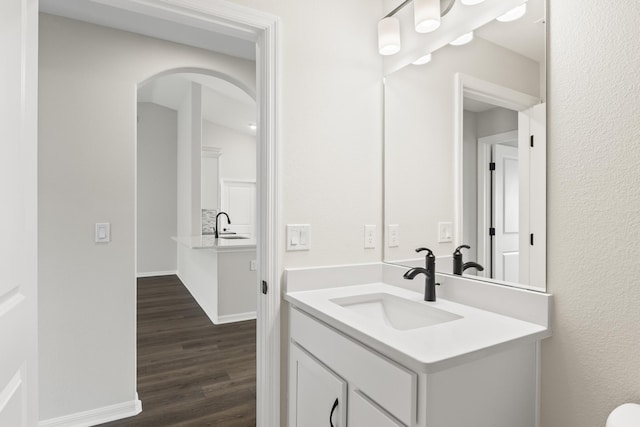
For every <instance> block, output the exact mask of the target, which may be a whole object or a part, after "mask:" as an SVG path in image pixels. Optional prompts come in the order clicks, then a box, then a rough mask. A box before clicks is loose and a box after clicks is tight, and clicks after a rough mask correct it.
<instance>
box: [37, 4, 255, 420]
mask: <svg viewBox="0 0 640 427" xmlns="http://www.w3.org/2000/svg"><path fill="white" fill-rule="evenodd" d="M178 67H196V68H206V69H211V70H215V71H218V72H220V73H224V74H227V75H233V76H235V78H237V79H238V80H240V81H242V82H243V83H244V84H245V85H246V86H247V87H255V67H254V64H253V62H251V61H245V60H240V59H235V58H231V57H227V56H224V55H217V54H213V53H210V52H205V51H202V50H198V49H192V48H187V47H185V46H181V45H176V44H173V43H169V42H164V41H159V40H154V39H150V38H146V37H142V36H138V35H134V34H131V33H126V32H122V31H115V30H111V29H107V28H102V27H98V26H94V25H90V24H85V23H80V22H76V21H73V20H69V19H64V18H59V17H53V16H49V15H41V21H40V82H39V83H40V87H39V90H40V94H39V117H40V121H39V193H40V194H39V219H40V220H39V276H40V283H39V295H40V301H39V305H40V307H39V328H40V338H39V346H40V414H41V419H49V418H54V417H58V416H63V415H67V414H73V413H77V412H80V411H85V410H92V409H96V408H100V407H103V406H107V405H113V404H118V403H122V402H129V401H132V400H133V399H135V391H136V387H135V375H136V373H135V366H136V365H135V345H136V343H135V274H136V271H135V260H134V256H135V254H134V242H135V234H134V225H135V212H134V202H135V196H134V182H135V180H134V178H135V176H134V166H135V139H136V119H135V111H136V86H137V84H138V83H140V82H142V81H144V80H145V79H148V78H149V77H151V76H154V75H156V74H158V73H160V72H163V71H165V70H168V69H174V68H178ZM103 221H105V222H111V226H112V228H111V230H112V242H111V243H109V244H95V243H93V226H94V223H95V222H103Z"/></svg>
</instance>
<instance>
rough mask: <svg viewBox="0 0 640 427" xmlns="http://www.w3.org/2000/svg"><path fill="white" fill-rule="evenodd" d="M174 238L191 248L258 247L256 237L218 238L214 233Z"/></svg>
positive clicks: (229, 248) (228, 248)
mask: <svg viewBox="0 0 640 427" xmlns="http://www.w3.org/2000/svg"><path fill="white" fill-rule="evenodd" d="M171 240H174V241H176V242H178V243H180V244H182V245H184V246H186V247H188V248H190V249H214V250H219V251H229V250H239V249H254V250H255V248H256V239H254V238H249V239H220V238H218V239H216V238H215V237H214V236H212V235H207V236H187V237H172V238H171Z"/></svg>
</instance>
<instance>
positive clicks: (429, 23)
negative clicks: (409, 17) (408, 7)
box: [413, 0, 440, 33]
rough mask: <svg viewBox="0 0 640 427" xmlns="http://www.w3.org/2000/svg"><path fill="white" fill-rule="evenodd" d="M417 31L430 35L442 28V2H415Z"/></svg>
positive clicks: (426, 0) (425, 0) (424, 0)
mask: <svg viewBox="0 0 640 427" xmlns="http://www.w3.org/2000/svg"><path fill="white" fill-rule="evenodd" d="M413 13H414V21H415V27H416V31H417V32H419V33H430V32H432V31H435V30H437V29H438V28H439V27H440V0H413Z"/></svg>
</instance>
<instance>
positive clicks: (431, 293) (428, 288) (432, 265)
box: [402, 248, 439, 301]
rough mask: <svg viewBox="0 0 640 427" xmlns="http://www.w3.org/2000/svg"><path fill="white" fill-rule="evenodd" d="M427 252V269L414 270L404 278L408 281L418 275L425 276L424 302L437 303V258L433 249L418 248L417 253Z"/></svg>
mask: <svg viewBox="0 0 640 427" xmlns="http://www.w3.org/2000/svg"><path fill="white" fill-rule="evenodd" d="M422 251H427V256H426V257H425V267H426V268H421V267H417V268H412V269H411V270H409V271H407V272H406V273H404V275H403V276H402V277H404V278H405V279H407V280H413V279H414V278H415V277H416V276H417V275H418V274H424V275H425V279H424V300H425V301H435V300H436V285H439V283H436V257H435V255H434V254H433V252H432V251H431V249H427V248H418V249H416V252H422Z"/></svg>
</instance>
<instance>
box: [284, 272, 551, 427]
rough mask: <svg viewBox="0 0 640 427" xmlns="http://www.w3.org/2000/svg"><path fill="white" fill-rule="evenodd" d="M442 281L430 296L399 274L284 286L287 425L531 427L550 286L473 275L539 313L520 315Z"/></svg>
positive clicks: (460, 282)
mask: <svg viewBox="0 0 640 427" xmlns="http://www.w3.org/2000/svg"><path fill="white" fill-rule="evenodd" d="M370 268H371V269H374V268H375V267H373V266H371V267H370ZM380 269H381V271H387V272H391V273H388V274H387V275H388V276H389V277H391V276H392V275H393V274H394V273H395V272H396V271H397V272H401V271H402V268H400V267H396V266H390V265H385V266H381V267H380ZM327 270H331V268H329V269H327ZM296 273H297V272H296ZM315 273H317V270H316V271H315ZM380 277H381V278H383V277H384V274H383V273H381V275H380ZM399 277H401V275H400V276H399ZM442 279H443V280H442V282H443V284H442V285H441V286H440V288H439V289H438V291H440V290H441V289H444V287H445V286H446V287H448V288H449V289H448V292H441V293H442V294H443V295H439V297H438V300H437V301H435V302H425V301H423V295H422V294H421V293H420V292H416V290H417V289H416V287H415V284H412V285H413V286H414V287H413V288H411V287H407V286H399V285H403V283H402V282H398V283H397V284H390V283H383V282H382V281H380V282H376V283H366V284H357V285H356V284H353V285H351V284H349V285H348V286H344V285H342V284H341V285H340V286H337V287H328V288H320V289H318V286H312V288H315V289H312V290H296V291H293V292H288V293H287V294H286V295H285V299H286V300H287V301H288V302H289V304H290V312H289V333H290V341H289V415H288V416H289V426H290V427H294V426H299V427H302V426H304V427H312V426H316V425H318V426H325V425H333V426H349V427H359V426H362V427H365V426H366V427H370V426H376V427H377V426H381V427H382V426H396V427H399V426H406V427H413V426H415V427H418V426H421V427H469V426H474V427H501V426H503V427H514V426H517V427H534V426H535V425H536V408H537V381H538V380H537V378H538V355H537V352H538V349H537V348H538V343H539V341H540V340H541V339H543V338H545V337H548V336H549V335H550V330H549V325H548V322H547V321H546V320H545V319H548V311H547V310H548V308H549V304H550V296H549V295H547V294H542V293H533V292H530V295H527V294H526V293H527V291H523V290H520V289H500V290H496V289H491V288H490V287H491V286H495V285H490V284H487V283H484V284H480V285H479V286H481V287H482V286H485V287H489V288H488V289H489V290H488V292H489V294H491V293H492V292H493V291H496V292H501V293H502V299H503V302H504V303H505V304H507V305H511V307H510V308H506V307H505V309H507V310H513V309H514V308H515V309H516V310H518V309H517V308H516V307H514V304H515V305H518V304H521V307H520V310H521V311H522V312H523V313H524V312H528V313H530V314H532V313H533V312H536V311H537V313H536V314H535V315H534V316H533V317H530V318H526V316H525V318H526V320H523V319H522V318H516V317H512V316H508V315H505V314H504V312H502V313H501V311H502V310H500V309H498V310H496V311H492V310H490V309H488V306H487V305H485V304H484V303H483V302H482V301H477V302H478V304H476V305H478V306H484V308H479V307H477V306H476V307H474V306H471V305H468V304H462V303H460V302H456V301H455V300H456V299H465V298H467V297H468V298H473V297H472V296H471V293H469V292H468V289H473V287H471V288H469V287H468V286H469V282H475V281H473V280H468V279H463V278H460V279H457V278H453V277H451V278H442ZM363 280H364V279H363ZM293 281H294V282H295V281H297V279H294V280H293ZM330 282H331V280H327V283H330ZM355 282H358V280H356V281H355ZM360 282H362V281H360ZM387 282H393V281H392V280H388V281H387ZM405 282H406V281H405ZM290 283H291V278H290V279H289V280H288V286H289V284H290ZM472 285H473V284H472ZM293 288H294V289H295V288H297V287H296V286H295V284H294V285H293ZM289 289H291V287H289ZM298 289H300V288H298ZM302 289H304V286H302ZM505 290H506V291H507V292H510V291H512V292H514V293H515V295H513V297H512V298H510V297H506V298H504V291H505ZM465 295H466V296H465ZM445 296H446V297H450V299H447V298H446V297H445ZM495 296H497V294H496V295H493V296H491V297H490V298H493V297H495ZM529 296H530V297H532V298H533V299H534V300H535V301H527V297H529ZM536 319H537V320H542V321H538V322H537V323H536ZM336 402H337V403H336ZM329 420H331V421H329Z"/></svg>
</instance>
